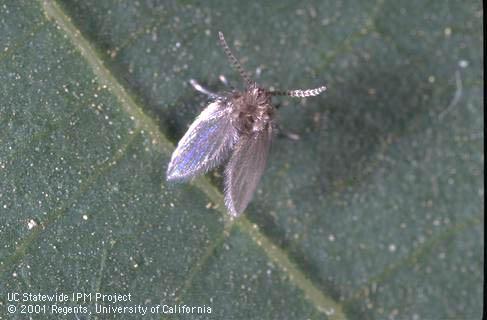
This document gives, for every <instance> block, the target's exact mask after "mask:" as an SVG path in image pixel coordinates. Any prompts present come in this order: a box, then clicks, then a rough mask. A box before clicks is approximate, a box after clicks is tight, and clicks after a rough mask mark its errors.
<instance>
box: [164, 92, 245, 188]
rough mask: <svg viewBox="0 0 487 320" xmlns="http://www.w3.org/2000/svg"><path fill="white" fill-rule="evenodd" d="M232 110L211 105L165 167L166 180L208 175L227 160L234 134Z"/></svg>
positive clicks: (183, 139)
mask: <svg viewBox="0 0 487 320" xmlns="http://www.w3.org/2000/svg"><path fill="white" fill-rule="evenodd" d="M230 112H231V107H230V106H229V105H228V104H227V103H226V102H225V101H223V100H218V101H215V102H212V103H210V104H209V105H208V107H206V109H205V110H203V112H201V114H200V115H199V116H198V117H197V118H196V120H195V121H194V122H193V123H192V124H191V126H190V127H189V129H188V131H187V132H186V133H185V134H184V136H183V138H182V139H181V140H180V141H179V143H178V146H177V148H176V150H174V152H173V154H172V157H171V162H170V163H169V166H168V168H167V180H187V179H189V178H192V177H194V176H196V175H199V174H202V173H205V172H207V171H208V170H210V169H212V168H214V167H215V166H217V165H218V164H220V163H221V162H222V161H224V160H225V159H227V158H228V156H229V153H230V151H231V149H232V147H233V145H234V144H235V141H236V139H237V134H236V131H235V128H234V127H233V125H232V124H231V121H230V117H229V116H230Z"/></svg>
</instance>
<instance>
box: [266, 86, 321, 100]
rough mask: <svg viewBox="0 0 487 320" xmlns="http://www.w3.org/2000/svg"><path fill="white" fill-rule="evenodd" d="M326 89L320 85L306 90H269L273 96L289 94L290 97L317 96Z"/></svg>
mask: <svg viewBox="0 0 487 320" xmlns="http://www.w3.org/2000/svg"><path fill="white" fill-rule="evenodd" d="M325 90H326V86H321V87H318V88H314V89H306V90H300V89H298V90H287V91H271V92H270V94H271V95H273V96H290V97H301V98H304V97H313V96H317V95H319V94H320V93H322V92H323V91H325Z"/></svg>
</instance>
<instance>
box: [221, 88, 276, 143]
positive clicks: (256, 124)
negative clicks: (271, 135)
mask: <svg viewBox="0 0 487 320" xmlns="http://www.w3.org/2000/svg"><path fill="white" fill-rule="evenodd" d="M271 97H272V96H271V95H270V94H269V92H268V91H266V90H265V89H262V88H258V87H256V86H252V87H250V88H249V89H248V90H246V91H244V92H234V94H233V95H232V97H231V103H232V109H233V110H232V117H231V120H232V124H233V126H234V127H235V128H236V129H237V131H238V132H239V133H240V134H247V135H249V134H252V133H254V132H258V131H261V130H264V129H266V128H267V127H268V126H269V125H272V120H273V116H274V107H273V106H272V104H271Z"/></svg>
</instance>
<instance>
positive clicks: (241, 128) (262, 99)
mask: <svg viewBox="0 0 487 320" xmlns="http://www.w3.org/2000/svg"><path fill="white" fill-rule="evenodd" d="M218 37H219V40H220V44H221V46H222V48H223V50H224V51H225V53H226V55H227V57H228V59H229V61H230V63H231V64H232V65H233V67H234V68H235V69H236V70H237V71H238V72H239V73H240V76H241V77H242V78H243V79H244V80H245V84H246V88H245V90H244V91H238V90H235V89H232V90H231V91H230V92H225V93H222V94H216V93H213V92H210V91H208V90H206V89H205V88H203V87H202V86H201V85H199V84H198V83H197V82H196V81H194V80H191V85H192V86H193V87H194V88H195V89H196V90H198V91H200V92H202V93H205V94H206V95H208V96H209V97H210V98H211V99H212V101H213V102H212V103H210V104H209V105H208V106H207V107H206V108H205V109H204V110H203V112H201V114H200V115H199V116H198V117H197V118H196V120H195V121H194V122H193V123H192V124H191V126H190V127H189V129H188V131H187V132H186V133H185V135H184V136H183V138H182V139H181V140H180V141H179V143H178V146H177V148H176V150H174V152H173V154H172V157H171V162H170V163H169V166H168V168H167V180H182V181H184V180H188V179H191V178H193V177H195V176H197V175H199V174H203V173H205V172H207V171H208V170H210V169H213V168H214V167H216V166H218V165H219V164H221V163H222V162H224V161H226V160H228V163H227V166H226V168H225V178H224V179H225V204H226V206H227V208H228V211H229V213H230V214H231V215H232V216H234V217H235V216H238V215H239V214H240V213H242V212H243V211H244V210H245V208H246V207H247V205H248V204H249V202H250V200H251V199H252V195H253V194H254V191H255V189H256V188H257V184H258V183H259V180H260V178H261V176H262V173H263V172H264V168H265V164H266V160H267V154H268V153H269V147H270V145H271V140H272V135H273V131H274V126H275V124H274V112H275V109H276V107H274V106H273V105H272V104H271V98H272V97H273V96H291V97H311V96H316V95H318V94H320V93H321V92H323V91H325V90H326V87H325V86H322V87H319V88H316V89H307V90H288V91H269V90H266V89H264V88H261V87H259V86H258V85H257V84H256V83H255V82H254V81H253V80H251V79H250V77H249V76H248V74H247V72H245V71H244V69H243V68H242V66H241V64H240V62H239V61H238V60H237V58H235V56H234V55H233V54H232V52H231V51H230V48H229V47H228V45H227V43H226V41H225V38H224V37H223V33H221V32H219V33H218Z"/></svg>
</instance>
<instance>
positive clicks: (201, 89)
mask: <svg viewBox="0 0 487 320" xmlns="http://www.w3.org/2000/svg"><path fill="white" fill-rule="evenodd" d="M189 83H190V84H191V86H192V87H193V88H194V89H195V90H196V91H198V92H201V93H203V94H206V95H207V96H208V97H210V98H211V99H218V98H220V96H219V95H218V94H216V93H214V92H212V91H210V90H208V89H206V88H205V87H203V86H202V85H201V84H199V83H198V82H197V81H196V80H195V79H189Z"/></svg>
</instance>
